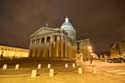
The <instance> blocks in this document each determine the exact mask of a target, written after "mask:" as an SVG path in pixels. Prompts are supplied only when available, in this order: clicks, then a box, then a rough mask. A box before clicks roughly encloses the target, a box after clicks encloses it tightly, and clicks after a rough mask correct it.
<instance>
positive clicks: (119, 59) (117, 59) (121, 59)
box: [107, 58, 124, 63]
mask: <svg viewBox="0 0 125 83" xmlns="http://www.w3.org/2000/svg"><path fill="white" fill-rule="evenodd" d="M123 61H124V59H123V58H113V59H108V60H107V62H109V63H122V62H123Z"/></svg>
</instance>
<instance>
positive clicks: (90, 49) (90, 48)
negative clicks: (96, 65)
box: [88, 46, 93, 64]
mask: <svg viewBox="0 0 125 83" xmlns="http://www.w3.org/2000/svg"><path fill="white" fill-rule="evenodd" d="M88 50H89V52H90V63H91V64H92V60H93V56H92V54H93V50H92V46H88Z"/></svg>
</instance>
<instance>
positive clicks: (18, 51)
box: [0, 45, 29, 59]
mask: <svg viewBox="0 0 125 83" xmlns="http://www.w3.org/2000/svg"><path fill="white" fill-rule="evenodd" d="M27 57H29V49H24V48H17V47H12V46H5V45H0V59H2V58H10V59H13V58H27Z"/></svg>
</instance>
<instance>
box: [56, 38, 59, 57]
mask: <svg viewBox="0 0 125 83" xmlns="http://www.w3.org/2000/svg"><path fill="white" fill-rule="evenodd" d="M59 41H60V38H59V36H58V37H57V40H56V57H59Z"/></svg>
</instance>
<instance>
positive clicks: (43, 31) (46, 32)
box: [30, 27, 58, 37]
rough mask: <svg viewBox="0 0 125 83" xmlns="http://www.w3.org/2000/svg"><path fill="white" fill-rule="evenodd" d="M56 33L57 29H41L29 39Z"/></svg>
mask: <svg viewBox="0 0 125 83" xmlns="http://www.w3.org/2000/svg"><path fill="white" fill-rule="evenodd" d="M57 31H58V29H57V28H56V29H55V28H48V27H41V28H40V29H38V30H37V31H35V32H34V33H33V34H31V35H30V37H34V36H39V35H44V34H49V33H53V32H57Z"/></svg>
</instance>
